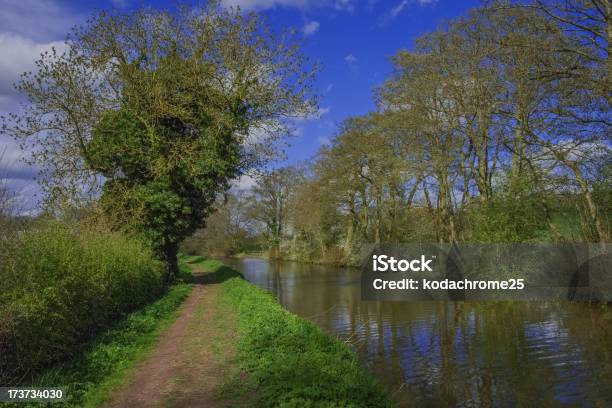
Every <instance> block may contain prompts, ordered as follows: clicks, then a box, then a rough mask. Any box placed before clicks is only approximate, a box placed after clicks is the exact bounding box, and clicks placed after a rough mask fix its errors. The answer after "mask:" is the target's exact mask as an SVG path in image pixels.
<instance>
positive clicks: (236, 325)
mask: <svg viewBox="0 0 612 408" xmlns="http://www.w3.org/2000/svg"><path fill="white" fill-rule="evenodd" d="M190 266H191V267H192V269H193V272H194V276H195V283H196V287H195V288H194V291H193V293H192V295H191V296H190V297H189V299H187V301H186V302H185V305H184V306H183V308H182V309H181V313H180V315H179V317H178V318H177V319H176V321H175V322H174V323H173V325H172V326H171V327H170V328H169V329H168V331H167V332H166V333H165V334H164V335H163V336H162V338H161V339H160V341H159V343H158V345H157V347H156V349H155V350H154V351H153V353H152V354H151V355H150V356H149V357H148V358H147V359H146V360H145V361H144V362H142V363H141V364H139V366H138V367H137V369H136V370H134V372H133V375H132V376H131V378H130V379H129V380H128V381H127V384H128V385H127V386H126V387H124V388H123V389H121V390H119V391H117V392H116V393H115V394H114V396H113V398H112V399H111V401H110V402H109V403H108V404H107V406H110V407H128V406H130V407H133V406H152V405H156V404H161V405H163V406H170V407H173V406H174V407H181V406H186V405H189V406H206V407H217V406H228V405H231V406H249V407H251V406H260V407H274V406H296V407H297V406H353V407H361V406H367V407H388V406H393V403H392V402H391V400H390V398H389V397H388V395H387V393H386V391H385V390H384V388H383V387H382V386H381V385H380V384H378V383H377V381H375V380H374V379H373V377H372V376H370V374H368V373H367V372H366V371H365V370H364V369H363V368H362V367H361V366H360V365H359V362H358V361H357V358H356V356H355V354H354V353H353V352H352V351H351V350H350V348H349V347H348V346H347V345H346V344H344V343H343V342H341V341H338V340H336V339H334V338H332V337H329V336H328V335H326V334H324V333H323V332H322V331H321V330H320V329H319V328H318V327H317V326H315V325H314V324H313V323H311V322H309V321H307V320H304V319H301V318H299V317H298V316H296V315H294V314H292V313H290V312H288V311H287V310H285V309H284V308H283V307H282V306H280V305H279V304H278V302H277V301H276V300H275V299H274V297H273V296H272V295H270V294H269V293H268V292H266V291H264V290H262V289H260V288H258V287H256V286H254V285H252V284H251V283H249V282H248V281H246V280H245V279H244V278H243V277H242V276H241V275H240V274H239V273H238V272H236V271H235V270H233V269H231V268H229V267H228V266H226V265H224V264H222V263H221V262H219V261H213V260H202V259H199V258H190Z"/></svg>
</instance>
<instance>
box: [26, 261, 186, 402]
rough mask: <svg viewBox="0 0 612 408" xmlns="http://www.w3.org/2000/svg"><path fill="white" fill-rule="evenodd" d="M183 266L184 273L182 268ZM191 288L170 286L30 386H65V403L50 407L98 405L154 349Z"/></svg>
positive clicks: (184, 284)
mask: <svg viewBox="0 0 612 408" xmlns="http://www.w3.org/2000/svg"><path fill="white" fill-rule="evenodd" d="M182 269H183V273H185V272H186V270H185V268H184V267H183V268H182ZM191 289H192V285H190V284H188V283H184V282H179V283H177V284H175V285H173V286H171V287H170V288H169V289H168V291H167V292H166V293H165V295H164V296H162V297H161V298H160V299H159V300H157V301H155V302H153V303H151V304H149V305H148V306H145V307H144V308H142V309H140V310H138V311H135V312H133V313H130V314H128V315H127V316H126V317H125V318H124V319H123V320H121V321H120V322H118V323H117V324H116V325H115V326H114V327H112V328H111V329H110V330H108V331H106V332H104V333H102V334H100V335H98V336H97V337H96V338H95V339H94V340H93V341H92V342H91V343H90V344H88V345H86V346H85V347H83V350H82V352H81V353H80V355H78V356H77V357H75V358H74V359H72V360H71V361H69V362H67V363H65V364H62V365H57V366H55V367H53V368H52V369H49V370H47V371H46V372H44V373H43V374H42V375H40V376H39V377H38V378H36V379H35V381H34V382H33V383H32V384H29V385H31V386H33V387H43V386H48V387H51V386H53V387H62V388H64V389H65V392H66V395H67V400H66V402H65V403H63V404H53V406H69V407H95V406H99V405H100V404H102V403H103V402H104V401H106V400H107V399H108V397H109V396H110V394H111V392H112V391H113V390H115V389H117V388H119V387H120V386H121V385H123V383H124V382H125V380H126V378H127V376H128V374H129V373H130V371H131V370H132V369H133V368H134V367H135V365H136V363H137V362H138V361H140V360H141V359H142V358H144V356H146V355H147V354H148V353H149V352H150V351H151V350H152V349H153V348H154V346H155V344H156V343H157V339H158V338H159V335H160V334H161V333H162V332H163V331H164V330H165V329H166V328H167V327H168V326H169V325H170V324H171V323H172V321H173V320H174V318H175V317H176V315H177V311H178V309H179V307H180V306H181V304H182V303H183V301H184V300H185V299H186V298H187V296H188V295H189V293H190V292H191ZM19 406H20V407H22V406H23V405H22V404H20V405H19Z"/></svg>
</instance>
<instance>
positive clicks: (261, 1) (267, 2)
mask: <svg viewBox="0 0 612 408" xmlns="http://www.w3.org/2000/svg"><path fill="white" fill-rule="evenodd" d="M309 3H311V2H310V1H308V0H221V4H222V5H223V6H225V7H237V6H239V7H240V8H241V9H243V10H248V11H250V10H265V9H271V8H275V7H293V8H300V9H304V8H307V7H308V6H309Z"/></svg>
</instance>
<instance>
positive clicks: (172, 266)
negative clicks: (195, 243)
mask: <svg viewBox="0 0 612 408" xmlns="http://www.w3.org/2000/svg"><path fill="white" fill-rule="evenodd" d="M177 254H178V244H166V245H165V246H164V248H163V254H162V260H163V261H164V263H165V264H166V282H172V281H174V280H175V279H176V278H177V277H178V274H179V267H178V258H177Z"/></svg>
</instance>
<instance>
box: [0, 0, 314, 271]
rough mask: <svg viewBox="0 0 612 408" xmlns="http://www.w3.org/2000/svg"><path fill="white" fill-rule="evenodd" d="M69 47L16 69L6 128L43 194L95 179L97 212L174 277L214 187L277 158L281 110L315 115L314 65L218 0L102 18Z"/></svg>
mask: <svg viewBox="0 0 612 408" xmlns="http://www.w3.org/2000/svg"><path fill="white" fill-rule="evenodd" d="M66 49H67V50H66V51H65V52H63V53H60V52H58V51H56V50H53V51H52V52H49V53H46V54H44V55H42V58H41V59H40V60H39V61H38V62H37V70H36V71H35V72H34V73H25V74H24V75H23V76H22V79H21V80H20V82H19V83H18V88H19V89H20V90H21V91H22V92H23V93H24V94H25V95H26V96H27V97H28V98H29V104H28V105H27V106H26V107H25V109H24V110H23V111H22V112H21V113H20V114H18V115H12V116H10V117H8V118H5V122H4V130H5V131H7V132H9V133H11V134H12V135H14V136H15V137H17V138H18V139H20V140H21V141H22V143H23V145H24V147H26V148H28V149H29V150H33V160H34V161H35V162H37V163H38V164H40V165H41V166H42V169H43V174H42V180H43V182H44V186H45V187H46V191H47V192H48V193H49V194H48V196H49V197H50V198H51V199H56V200H57V199H58V198H59V199H60V201H62V202H66V201H70V202H71V203H73V202H74V201H75V199H76V198H78V197H79V195H78V193H82V192H84V191H91V190H88V189H87V188H86V187H88V186H95V187H97V186H102V188H101V190H96V189H94V190H93V191H94V193H93V196H94V197H96V198H97V197H100V202H101V207H102V208H103V209H104V210H105V211H106V212H107V213H108V214H109V215H111V216H112V218H113V219H114V220H116V221H117V224H116V225H117V226H119V227H120V228H125V229H127V230H129V231H133V232H135V233H138V234H139V235H141V236H142V237H143V238H145V239H146V240H147V241H148V242H150V244H151V245H152V246H153V247H154V248H155V250H156V251H157V252H158V254H159V256H160V258H162V259H164V260H165V261H166V262H167V264H168V269H169V277H170V278H171V277H172V276H173V275H174V274H175V273H176V272H177V265H176V252H177V248H178V244H179V243H180V242H181V241H182V240H183V239H184V238H185V237H187V236H189V235H190V234H192V233H193V232H194V231H195V230H196V229H197V228H198V227H200V226H201V225H202V223H203V220H204V219H205V218H206V216H207V215H208V214H209V213H210V212H211V209H212V206H213V204H214V202H215V199H216V198H217V197H218V195H219V194H221V193H223V192H224V191H226V190H227V189H228V188H229V183H230V181H231V180H232V179H233V178H235V177H237V176H239V175H240V174H242V173H243V172H244V171H245V170H247V169H248V168H250V167H252V166H256V165H261V164H262V163H264V162H265V161H266V160H267V159H269V158H270V157H271V155H272V154H273V150H274V149H273V146H274V142H275V140H276V139H277V138H278V137H280V136H281V135H283V134H286V131H287V130H288V125H287V124H288V121H287V118H290V117H292V116H300V115H306V114H308V113H309V112H310V111H311V110H312V109H314V103H315V101H314V98H313V97H312V94H311V93H310V87H309V85H310V80H311V79H312V77H313V74H314V69H312V68H311V67H310V65H309V64H308V62H307V61H306V60H305V59H304V57H303V56H302V54H301V53H300V52H299V48H298V46H297V45H296V44H295V43H294V42H293V41H292V40H291V38H290V36H289V35H284V34H283V35H282V36H281V37H278V36H275V35H274V34H273V33H272V32H271V31H270V30H269V29H268V27H267V25H266V24H265V22H263V21H262V20H261V19H260V18H259V17H258V16H257V15H255V14H243V13H242V12H241V11H240V10H239V9H223V8H221V7H220V6H219V5H218V4H217V3H211V4H209V5H208V6H206V7H204V8H182V9H180V10H179V11H177V12H167V11H158V10H153V9H142V10H139V11H136V12H133V13H130V14H122V13H119V12H112V13H107V12H100V13H98V14H96V15H94V16H93V17H92V18H91V19H90V20H89V21H88V22H87V24H85V25H84V26H82V27H77V28H75V29H74V30H73V31H72V33H71V34H70V35H69V37H68V39H67V41H66ZM81 197H82V196H81Z"/></svg>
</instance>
